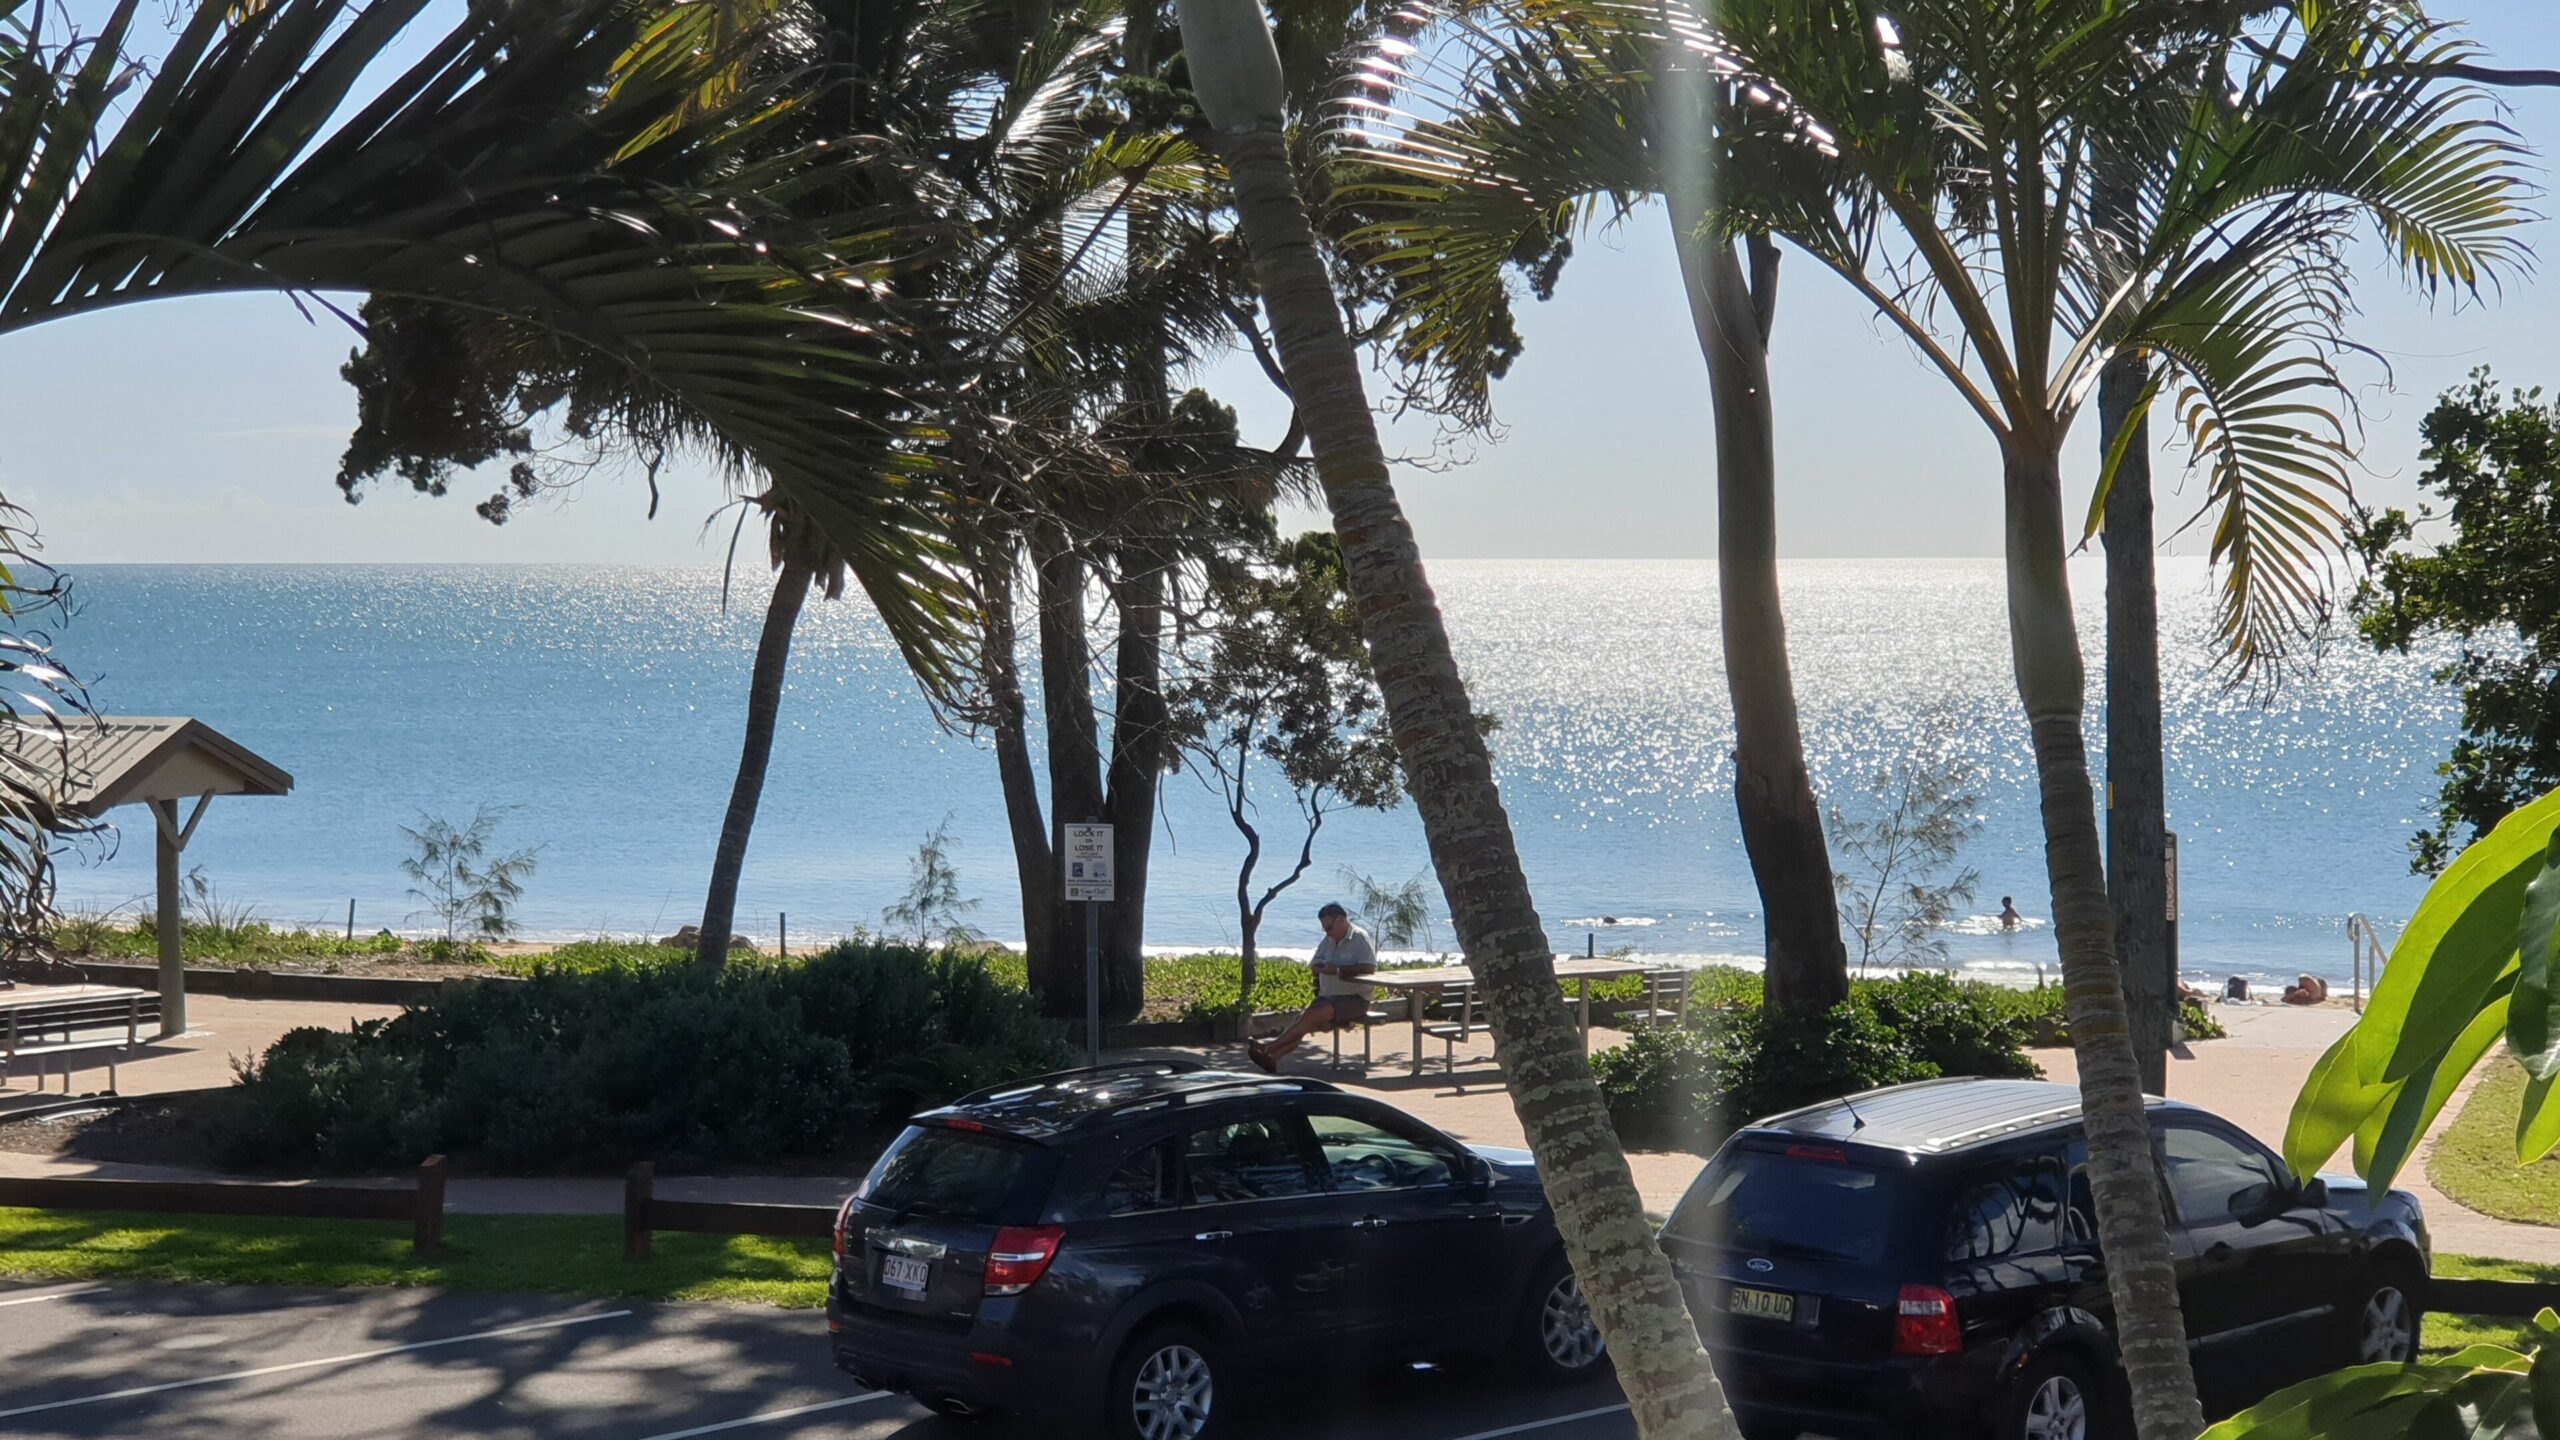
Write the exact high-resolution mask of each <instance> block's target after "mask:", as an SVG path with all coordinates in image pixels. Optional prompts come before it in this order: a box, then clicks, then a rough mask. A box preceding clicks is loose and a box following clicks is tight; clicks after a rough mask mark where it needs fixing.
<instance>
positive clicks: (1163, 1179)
mask: <svg viewBox="0 0 2560 1440" xmlns="http://www.w3.org/2000/svg"><path fill="white" fill-rule="evenodd" d="M827 1327H828V1329H829V1330H830V1331H832V1332H833V1335H834V1347H835V1357H836V1363H837V1365H838V1366H839V1367H840V1368H842V1369H843V1370H845V1371H846V1372H847V1373H848V1374H851V1375H852V1376H854V1377H855V1378H856V1379H857V1380H859V1381H860V1382H862V1383H863V1384H865V1385H869V1386H872V1387H875V1388H879V1389H887V1390H896V1391H900V1392H903V1393H905V1394H909V1395H912V1396H914V1397H916V1398H917V1399H918V1400H921V1401H923V1402H924V1403H925V1404H926V1405H928V1406H931V1407H932V1408H934V1409H937V1410H940V1411H943V1412H945V1413H948V1414H975V1413H979V1412H982V1411H989V1410H1015V1411H1029V1410H1038V1411H1039V1412H1041V1413H1042V1414H1044V1415H1060V1414H1067V1415H1085V1416H1098V1417H1099V1418H1100V1419H1101V1420H1102V1421H1103V1423H1104V1424H1105V1425H1106V1426H1107V1428H1108V1430H1109V1432H1110V1433H1111V1434H1112V1435H1113V1436H1115V1437H1119V1440H1203V1437H1204V1436H1207V1435H1209V1434H1211V1433H1212V1432H1214V1431H1215V1430H1217V1429H1218V1428H1219V1422H1220V1419H1221V1417H1222V1415H1223V1414H1224V1413H1225V1409H1226V1408H1230V1407H1225V1406H1223V1405H1222V1401H1223V1400H1224V1399H1225V1398H1227V1397H1230V1396H1232V1395H1233V1393H1234V1391H1235V1388H1236V1386H1237V1385H1238V1384H1240V1383H1243V1382H1246V1381H1249V1380H1251V1379H1252V1378H1254V1377H1255V1376H1257V1375H1258V1374H1264V1373H1270V1372H1274V1371H1277V1370H1279V1369H1281V1368H1283V1367H1291V1366H1295V1367H1303V1365H1304V1364H1305V1361H1306V1356H1307V1354H1308V1351H1309V1349H1310V1347H1312V1346H1315V1345H1318V1344H1321V1345H1323V1346H1324V1347H1325V1348H1326V1349H1327V1350H1328V1351H1329V1352H1331V1353H1336V1354H1351V1353H1358V1354H1362V1355H1366V1356H1372V1357H1376V1358H1378V1359H1381V1360H1403V1359H1409V1360H1436V1359H1452V1358H1458V1357H1461V1356H1464V1355H1468V1354H1472V1353H1486V1352H1504V1351H1507V1352H1508V1353H1509V1354H1510V1355H1512V1356H1513V1357H1516V1360H1517V1362H1518V1363H1520V1364H1521V1365H1523V1366H1525V1367H1527V1368H1528V1369H1529V1370H1531V1371H1532V1372H1534V1373H1536V1374H1539V1375H1541V1376H1544V1377H1548V1378H1552V1379H1556V1380H1573V1379H1578V1378H1582V1377H1585V1376H1590V1375H1594V1374H1597V1373H1599V1371H1600V1370H1601V1368H1602V1366H1603V1365H1604V1363H1605V1359H1604V1356H1603V1354H1602V1350H1601V1344H1600V1337H1599V1332H1598V1330H1597V1329H1596V1328H1595V1327H1594V1326H1593V1324H1592V1322H1591V1317H1590V1315H1589V1312H1588V1311H1587V1310H1586V1309H1585V1308H1584V1306H1583V1303H1582V1295H1581V1291H1580V1290H1579V1289H1578V1288H1576V1286H1575V1284H1574V1280H1573V1274H1572V1271H1571V1270H1570V1269H1569V1268H1568V1267H1567V1266H1566V1263H1565V1259H1564V1251H1563V1247H1562V1244H1561V1242H1560V1241H1559V1240H1558V1239H1557V1236H1556V1230H1555V1225H1554V1222H1553V1220H1552V1218H1551V1217H1550V1215H1549V1214H1548V1211H1547V1204H1546V1197H1545V1195H1544V1194H1543V1193H1542V1192H1541V1191H1540V1189H1539V1187H1538V1178H1537V1172H1536V1171H1535V1170H1534V1169H1533V1168H1532V1167H1531V1166H1530V1164H1529V1157H1528V1156H1527V1155H1526V1154H1524V1153H1522V1152H1519V1151H1507V1150H1486V1149H1482V1148H1478V1147H1470V1146H1468V1145H1465V1144H1462V1143H1461V1142H1459V1141H1457V1140H1453V1139H1451V1138H1450V1137H1448V1136H1446V1135H1443V1134H1441V1133H1440V1132H1439V1131H1437V1130H1434V1129H1432V1128H1431V1127H1430V1126H1427V1125H1425V1124H1423V1123H1422V1122H1420V1121H1418V1120H1416V1119H1414V1118H1413V1117H1411V1116H1409V1115H1406V1114H1404V1113H1403V1112H1402V1111H1399V1110H1396V1109H1394V1108H1393V1107H1390V1106H1386V1105H1381V1104H1379V1103H1377V1102H1375V1101H1372V1100H1368V1099H1364V1098H1362V1097H1360V1096H1356V1095H1348V1094H1344V1093H1343V1092H1341V1091H1339V1090H1337V1089H1335V1088H1334V1087H1332V1086H1330V1085H1326V1084H1323V1083H1322V1082H1319V1081H1313V1080H1298V1079H1288V1078H1276V1077H1272V1076H1267V1075H1240V1074H1229V1073H1224V1072H1220V1071H1211V1070H1203V1069H1199V1068H1197V1067H1194V1066H1189V1065H1182V1064H1165V1063H1147V1064H1132V1065H1121V1066H1105V1067H1102V1068H1099V1069H1091V1070H1075V1071H1067V1072H1064V1073H1061V1074H1057V1075H1046V1076H1040V1077H1037V1078H1035V1079H1031V1080H1025V1081H1021V1082H1019V1083H1016V1084H1013V1085H1009V1086H1005V1087H1002V1088H998V1089H993V1090H986V1091H981V1092H979V1093H977V1094H975V1095H970V1096H968V1097H966V1098H964V1099H962V1100H960V1101H958V1102H956V1103H954V1104H952V1105H950V1106H948V1107H946V1108H944V1109H940V1110H936V1111H932V1112H930V1113H928V1114H924V1115H919V1116H917V1117H916V1118H915V1120H914V1122H913V1123H912V1124H910V1125H909V1126H908V1127H907V1129H906V1132H905V1133H904V1134H902V1135H900V1136H899V1137H898V1139H897V1141H896V1143H894V1144H892V1145H891V1146H890V1147H889V1149H888V1151H887V1152H886V1153H884V1154H883V1155H882V1156H881V1157H880V1161H879V1163H878V1164H877V1165H875V1166H874V1167H873V1168H872V1171H871V1174H870V1177H869V1178H868V1179H866V1180H864V1181H863V1184H862V1188H861V1189H860V1190H859V1191H857V1192H855V1194H854V1196H853V1198H852V1199H850V1200H848V1201H846V1202H845V1205H844V1209H843V1212H842V1213H841V1214H840V1215H839V1216H838V1217H837V1221H836V1267H835V1279H834V1283H833V1284H832V1285H831V1286H830V1287H829V1289H828V1294H827Z"/></svg>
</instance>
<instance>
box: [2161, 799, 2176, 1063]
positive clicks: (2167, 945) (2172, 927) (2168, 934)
mask: <svg viewBox="0 0 2560 1440" xmlns="http://www.w3.org/2000/svg"><path fill="white" fill-rule="evenodd" d="M2161 839H2162V841H2163V842H2164V843H2163V845H2162V848H2161V851H2160V858H2161V859H2162V860H2163V861H2164V862H2166V866H2167V869H2168V872H2169V884H2168V899H2169V923H2168V925H2167V926H2166V927H2165V929H2164V932H2163V937H2162V939H2163V943H2162V945H2161V948H2162V949H2163V950H2165V951H2167V952H2168V953H2167V954H2166V955H2165V956H2163V957H2162V958H2163V959H2164V960H2165V961H2166V962H2167V964H2168V967H2169V1013H2170V1014H2171V1015H2175V1014H2177V1013H2178V832H2177V831H2175V830H2171V831H2167V832H2165V833H2164V834H2163V835H2162V837H2161ZM2170 1033H2171V1034H2173V1035H2174V1034H2176V1027H2175V1023H2174V1022H2172V1027H2171V1032H2170Z"/></svg>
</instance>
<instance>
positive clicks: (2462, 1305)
mask: <svg viewBox="0 0 2560 1440" xmlns="http://www.w3.org/2000/svg"><path fill="white" fill-rule="evenodd" d="M2546 1306H2547V1307H2549V1308H2551V1309H2554V1310H2560V1284H2551V1283H2548V1282H2544V1281H2535V1280H2447V1279H2444V1278H2443V1277H2441V1276H2438V1277H2435V1278H2432V1279H2430V1280H2428V1281H2427V1309H2429V1310H2430V1311H2434V1312H2436V1313H2439V1314H2444V1315H2484V1316H2489V1317H2492V1318H2500V1319H2510V1320H2530V1319H2532V1318H2533V1317H2534V1316H2536V1315H2538V1314H2541V1313H2542V1311H2543V1309H2544V1308H2545V1307H2546Z"/></svg>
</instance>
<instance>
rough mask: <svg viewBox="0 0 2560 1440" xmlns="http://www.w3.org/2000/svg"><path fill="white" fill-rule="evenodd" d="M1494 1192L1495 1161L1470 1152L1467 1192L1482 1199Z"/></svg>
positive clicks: (1472, 1197) (1475, 1197) (1470, 1196)
mask: <svg viewBox="0 0 2560 1440" xmlns="http://www.w3.org/2000/svg"><path fill="white" fill-rule="evenodd" d="M1492 1193H1493V1162H1492V1161H1490V1160H1487V1159H1486V1158H1484V1157H1483V1156H1481V1155H1477V1154H1474V1153H1472V1152H1470V1153H1469V1154H1468V1156H1467V1194H1468V1196H1469V1198H1471V1199H1476V1200H1482V1199H1484V1198H1485V1197H1486V1196H1488V1195H1491V1194H1492Z"/></svg>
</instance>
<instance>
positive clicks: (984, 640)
mask: <svg viewBox="0 0 2560 1440" xmlns="http://www.w3.org/2000/svg"><path fill="white" fill-rule="evenodd" d="M1013 561H1014V551H1013V548H1012V546H1011V545H1010V544H1008V545H1006V546H1004V547H1003V548H1002V552H1001V559H1000V560H994V561H982V562H981V563H980V565H979V566H978V624H979V627H980V643H981V647H982V648H981V651H980V655H979V665H980V667H981V670H982V672H983V673H984V675H985V677H986V685H987V705H988V708H989V709H990V711H992V712H993V713H992V716H991V721H990V728H991V729H992V731H993V732H994V740H995V749H996V778H997V781H998V783H999V785H1000V786H1001V787H1002V789H1003V791H1004V816H1005V826H1006V828H1007V829H1008V830H1009V831H1010V832H1011V834H1012V837H1013V871H1014V879H1015V881H1016V883H1017V884H1019V885H1020V886H1021V889H1022V948H1023V952H1024V956H1025V959H1026V963H1027V966H1028V970H1029V973H1031V974H1033V975H1045V974H1047V973H1049V969H1050V966H1051V964H1052V961H1051V959H1050V956H1051V954H1052V952H1053V951H1054V950H1055V949H1056V945H1055V943H1054V941H1055V937H1054V936H1053V934H1052V933H1051V932H1052V931H1053V930H1054V929H1055V928H1056V926H1057V923H1058V907H1059V905H1060V904H1061V903H1062V902H1061V900H1060V898H1059V893H1058V890H1057V889H1056V887H1055V886H1054V885H1053V884H1052V883H1051V875H1050V866H1051V865H1052V864H1053V863H1054V862H1053V861H1052V859H1051V857H1050V850H1049V821H1048V817H1046V816H1045V815H1043V814H1042V813H1041V811H1040V777H1039V775H1038V773H1037V772H1036V771H1034V770H1033V769H1032V766H1031V738H1030V726H1029V717H1028V715H1027V714H1026V713H1025V710H1026V706H1025V704H1024V701H1023V698H1022V670H1021V664H1020V661H1019V659H1018V658H1017V657H1018V656H1019V655H1020V653H1021V636H1020V633H1019V627H1018V625H1017V622H1016V621H1015V619H1014V610H1013V590H1014V565H1013Z"/></svg>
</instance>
